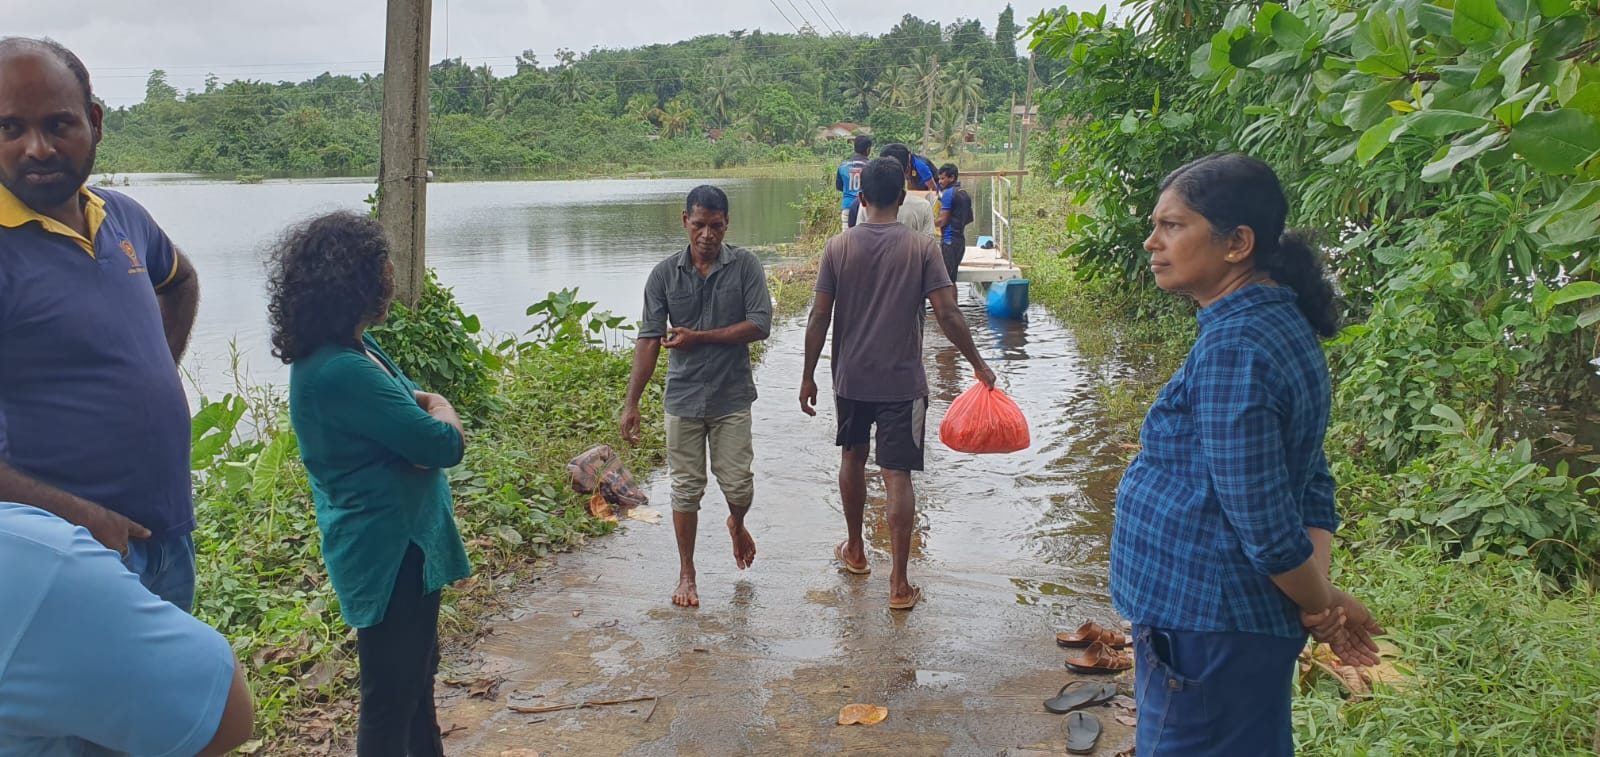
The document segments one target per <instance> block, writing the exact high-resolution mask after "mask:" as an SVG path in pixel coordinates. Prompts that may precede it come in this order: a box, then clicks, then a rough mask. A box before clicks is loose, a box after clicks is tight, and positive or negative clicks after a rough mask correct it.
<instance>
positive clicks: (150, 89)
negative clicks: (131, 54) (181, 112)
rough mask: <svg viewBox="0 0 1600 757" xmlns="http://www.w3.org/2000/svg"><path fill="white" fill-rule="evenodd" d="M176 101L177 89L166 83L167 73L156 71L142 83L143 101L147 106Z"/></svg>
mask: <svg viewBox="0 0 1600 757" xmlns="http://www.w3.org/2000/svg"><path fill="white" fill-rule="evenodd" d="M177 99H178V88H177V87H174V86H172V85H171V84H168V83H167V72H166V71H163V70H161V69H159V68H158V69H156V70H154V71H151V72H150V78H148V79H146V80H145V83H144V101H145V102H146V103H148V104H151V105H153V104H155V103H167V102H173V101H175V100H177Z"/></svg>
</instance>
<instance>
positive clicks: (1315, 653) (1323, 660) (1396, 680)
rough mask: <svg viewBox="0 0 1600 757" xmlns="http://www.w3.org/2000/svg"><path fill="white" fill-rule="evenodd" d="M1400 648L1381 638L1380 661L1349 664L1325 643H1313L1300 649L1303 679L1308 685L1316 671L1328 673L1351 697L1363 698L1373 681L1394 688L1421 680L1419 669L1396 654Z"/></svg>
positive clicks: (1370, 692) (1405, 686)
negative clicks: (1363, 664)
mask: <svg viewBox="0 0 1600 757" xmlns="http://www.w3.org/2000/svg"><path fill="white" fill-rule="evenodd" d="M1399 654H1400V648H1399V647H1396V646H1395V645H1393V644H1391V643H1389V642H1387V641H1382V642H1379V643H1378V657H1379V659H1380V662H1379V663H1378V664H1377V665H1374V666H1372V667H1356V666H1354V665H1346V664H1344V661H1343V660H1341V659H1339V658H1338V656H1337V655H1335V654H1334V653H1333V650H1332V649H1330V648H1329V647H1328V645H1326V644H1318V643H1315V642H1313V643H1311V644H1310V645H1308V646H1307V647H1306V648H1305V650H1304V651H1302V652H1301V653H1300V683H1301V685H1302V686H1309V685H1310V684H1311V682H1312V679H1313V678H1314V676H1315V675H1316V674H1317V673H1319V672H1320V673H1325V674H1327V675H1329V676H1332V677H1333V679H1334V680H1336V681H1338V682H1339V686H1340V687H1342V688H1343V689H1344V690H1345V691H1346V692H1348V693H1349V694H1350V697H1351V698H1352V699H1363V698H1365V697H1367V696H1369V695H1371V694H1372V688H1373V685H1374V684H1380V685H1386V686H1389V687H1391V688H1400V689H1404V688H1409V687H1412V686H1415V685H1417V684H1418V683H1420V679H1418V678H1417V675H1416V671H1414V670H1412V669H1411V668H1410V667H1409V666H1407V665H1405V664H1404V663H1402V662H1400V661H1399V660H1398V659H1397V658H1398V657H1399Z"/></svg>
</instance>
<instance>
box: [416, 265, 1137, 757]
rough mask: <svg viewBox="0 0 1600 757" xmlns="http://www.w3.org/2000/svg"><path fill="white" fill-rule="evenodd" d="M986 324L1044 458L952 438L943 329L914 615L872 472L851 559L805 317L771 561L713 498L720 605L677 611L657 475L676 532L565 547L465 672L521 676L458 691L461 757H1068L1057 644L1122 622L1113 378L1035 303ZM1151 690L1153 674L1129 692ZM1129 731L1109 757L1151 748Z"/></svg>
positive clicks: (961, 383)
mask: <svg viewBox="0 0 1600 757" xmlns="http://www.w3.org/2000/svg"><path fill="white" fill-rule="evenodd" d="M966 299H967V306H966V312H967V315H968V322H969V323H970V324H971V326H972V328H973V332H974V337H975V338H976V340H977V342H978V344H979V346H980V348H981V349H982V350H983V353H984V356H985V358H986V359H987V360H989V361H990V364H991V365H992V366H993V367H994V369H995V371H996V372H997V373H998V374H999V375H1000V377H1001V378H1000V381H1001V386H1002V387H1003V388H1005V389H1006V390H1007V392H1008V393H1010V394H1011V395H1012V396H1013V397H1014V398H1016V400H1017V401H1018V403H1019V404H1020V405H1021V406H1022V408H1023V411H1024V413H1025V414H1026V415H1027V417H1028V418H1029V421H1030V424H1031V427H1032V434H1033V446H1032V447H1031V448H1030V449H1028V450H1027V451H1025V452H1019V453H1015V454H1011V455H1003V456H997V455H984V456H974V455H965V454H960V453H956V452H953V451H951V450H949V449H948V448H946V447H944V445H942V444H941V443H939V442H938V434H937V428H938V425H937V424H938V420H939V419H940V418H942V417H943V414H944V411H945V409H946V408H947V407H948V406H949V403H950V401H951V400H953V399H954V398H955V397H956V395H957V394H959V393H960V392H961V391H962V390H964V389H965V388H966V387H967V386H968V385H970V383H971V382H972V378H971V371H970V369H969V368H968V367H967V366H966V364H965V362H964V361H962V360H961V358H960V356H959V355H958V354H957V353H956V351H955V350H954V348H952V347H951V346H950V345H949V343H948V342H947V341H946V340H945V339H944V338H943V336H942V335H940V334H938V333H937V330H936V329H935V328H934V327H933V326H932V324H931V322H930V324H929V327H928V328H929V330H928V333H927V336H926V344H927V347H928V349H927V350H926V353H927V354H928V358H927V361H928V363H927V367H928V378H929V383H930V387H931V391H932V394H933V397H932V403H931V405H932V407H931V409H930V412H929V425H928V428H929V432H928V460H927V472H926V473H923V474H921V475H919V476H917V477H915V486H916V492H917V500H918V516H917V532H916V536H915V537H914V539H913V545H912V548H913V554H912V558H911V560H912V561H911V578H912V581H913V582H914V583H917V584H920V585H921V586H922V587H923V592H924V599H923V602H922V604H921V605H919V606H918V607H917V608H916V609H915V610H914V611H912V612H909V613H905V612H891V611H890V610H889V609H888V572H889V570H888V568H889V566H888V530H887V525H886V522H885V521H884V518H883V506H884V500H883V487H882V482H881V479H879V478H877V477H876V476H873V475H871V474H872V472H873V469H872V468H870V467H869V501H868V505H867V539H868V544H869V550H870V552H871V557H872V561H873V566H874V572H873V573H872V575H870V576H865V577H861V576H851V575H848V574H846V573H844V572H843V571H842V570H840V569H839V567H838V565H837V564H836V563H835V562H834V561H833V559H832V552H833V545H834V544H835V543H837V542H838V541H839V540H841V539H842V538H843V534H844V519H843V515H842V513H841V509H840V504H839V494H838V491H837V489H836V486H835V473H836V470H837V461H838V452H837V449H836V448H835V447H834V446H833V444H832V441H833V420H832V417H831V416H832V412H831V408H832V398H831V395H830V394H829V386H828V384H829V381H828V379H827V375H828V374H827V366H826V358H825V359H824V364H823V366H821V367H820V368H819V371H818V381H819V383H820V384H821V385H822V389H821V392H822V396H821V397H820V398H819V403H818V406H819V407H821V408H827V411H826V412H821V413H819V415H818V416H817V417H816V418H809V417H807V416H805V415H802V414H801V413H800V410H799V405H798V401H797V399H796V397H797V393H798V385H799V384H798V382H799V374H800V370H801V365H802V354H801V353H802V346H803V341H804V334H803V319H793V320H790V321H788V322H786V323H784V324H782V325H781V326H780V327H779V328H778V329H777V330H776V333H775V334H774V336H773V338H772V340H771V347H770V349H769V350H768V352H767V355H766V358H765V361H764V362H763V364H762V365H761V366H760V368H759V369H758V372H757V383H758V386H759V388H760V391H761V398H760V400H758V401H757V403H756V405H755V408H754V412H755V423H756V425H755V429H756V431H755V444H756V454H757V462H756V486H757V490H756V491H757V495H756V496H757V500H756V505H755V506H754V507H753V508H752V510H751V512H750V516H749V525H750V528H751V531H752V533H753V534H754V536H755V539H756V543H757V546H758V550H759V552H758V557H757V559H756V562H755V565H754V566H753V567H752V568H750V569H749V570H746V571H740V570H738V569H737V568H736V567H735V565H734V561H733V556H732V549H731V546H730V544H729V540H728V534H727V529H726V528H725V527H724V525H723V520H724V515H725V512H726V510H725V504H724V502H723V500H722V498H721V494H720V493H718V492H716V487H715V485H714V484H713V485H712V486H711V487H710V491H708V493H707V496H706V501H705V507H704V509H703V510H702V514H701V519H700V521H701V522H700V539H699V547H698V554H697V561H696V562H697V567H698V570H699V589H700V601H701V606H700V607H699V608H698V609H684V608H678V607H674V606H672V605H671V603H670V596H671V593H672V590H673V587H674V585H675V583H676V572H677V557H676V552H675V548H674V544H673V537H672V529H671V523H670V519H671V514H670V512H668V511H667V508H666V502H667V487H666V481H665V475H664V471H663V472H662V473H660V474H658V475H656V476H655V477H654V478H653V479H652V480H651V482H650V494H651V501H652V503H653V505H652V508H654V509H659V510H661V511H662V514H663V516H664V517H663V520H662V522H661V524H659V525H650V524H645V523H639V522H630V521H624V523H625V524H626V526H625V528H624V529H622V530H621V531H620V532H619V533H618V534H616V535H614V536H610V537H606V538H604V539H599V540H595V541H592V542H590V543H589V544H588V545H587V546H585V547H583V548H582V549H580V550H577V551H575V552H573V553H571V554H565V555H560V556H559V557H557V558H556V559H555V562H554V566H553V567H552V568H551V569H550V570H548V571H546V572H544V573H543V574H542V575H541V576H540V578H539V580H538V581H536V582H535V583H534V584H533V585H531V586H529V587H528V588H527V590H526V591H525V592H524V593H523V595H522V596H520V597H516V598H513V600H512V605H513V606H515V607H517V608H518V609H517V611H516V612H515V613H514V615H513V616H512V617H510V618H506V619H503V620H501V621H499V622H496V623H494V624H493V625H492V627H491V628H490V629H489V632H488V633H487V634H486V635H485V637H484V638H483V640H482V641H481V642H479V643H478V644H477V645H476V646H475V647H474V648H473V650H472V655H471V657H472V658H473V659H472V660H471V661H470V662H469V663H467V664H465V665H457V666H456V667H455V668H454V669H452V670H451V671H449V673H448V676H450V677H452V678H455V679H458V680H459V679H476V678H487V679H489V680H495V679H499V678H503V679H504V682H503V683H501V684H500V685H499V686H498V687H497V688H496V689H495V693H494V695H493V696H492V697H488V698H484V697H481V696H471V695H470V694H469V691H468V688H467V687H449V686H441V688H440V693H441V696H442V697H443V701H442V702H441V711H440V716H439V719H440V723H441V724H442V725H443V727H444V728H445V729H446V730H447V731H449V735H448V737H447V738H446V741H445V743H446V746H447V748H448V749H449V751H450V754H452V755H473V756H476V755H489V756H490V757H493V756H494V755H500V754H501V753H502V752H504V751H507V750H512V749H527V750H532V751H535V752H539V753H542V754H544V755H563V754H573V755H591V754H592V755H623V754H626V755H738V754H758V755H811V754H881V755H1026V754H1065V753H1066V751H1065V718H1064V716H1060V715H1051V714H1049V713H1047V712H1045V711H1044V709H1043V707H1042V704H1041V703H1042V701H1043V700H1044V699H1045V698H1047V697H1048V696H1050V695H1052V694H1054V693H1055V691H1056V690H1057V689H1058V688H1059V687H1060V686H1062V685H1063V684H1065V683H1067V682H1068V681H1070V680H1072V679H1073V678H1074V677H1075V676H1074V675H1073V674H1072V673H1070V672H1069V671H1067V670H1066V669H1065V668H1064V667H1063V666H1062V660H1063V659H1064V657H1065V656H1066V655H1065V650H1062V649H1059V648H1058V647H1056V645H1055V643H1054V639H1053V634H1054V632H1055V631H1057V630H1061V629H1063V628H1074V627H1076V626H1077V624H1078V623H1079V622H1081V621H1083V620H1096V621H1099V622H1102V623H1106V622H1114V621H1116V615H1115V613H1114V612H1113V611H1112V610H1111V609H1110V607H1109V602H1108V600H1107V597H1106V589H1105V584H1106V572H1105V563H1106V558H1107V549H1108V547H1109V540H1110V538H1109V534H1110V526H1111V500H1112V490H1111V487H1112V485H1113V482H1114V481H1115V480H1116V477H1117V475H1118V474H1119V473H1120V471H1121V467H1122V459H1121V456H1120V455H1119V454H1118V452H1119V450H1117V449H1115V448H1114V447H1112V446H1111V445H1109V444H1108V443H1107V442H1105V441H1104V440H1103V438H1102V436H1101V433H1100V431H1101V426H1100V424H1099V422H1098V420H1097V418H1096V416H1095V411H1094V407H1093V405H1094V403H1093V402H1092V398H1093V396H1094V391H1095V390H1094V381H1093V376H1092V373H1091V371H1093V370H1097V369H1096V368H1094V367H1092V366H1090V365H1088V364H1087V363H1086V362H1085V361H1083V360H1082V359H1081V358H1080V357H1079V356H1078V355H1077V353H1076V352H1075V349H1074V341H1073V338H1072V335H1071V334H1070V333H1069V332H1067V331H1066V330H1064V329H1063V328H1062V327H1061V326H1060V325H1059V324H1058V323H1056V322H1055V321H1054V320H1052V319H1050V318H1049V317H1048V316H1046V315H1044V314H1043V313H1042V312H1040V310H1039V309H1038V308H1035V309H1034V312H1033V313H1032V315H1031V318H1030V320H1029V321H1028V322H1026V323H1017V322H1006V321H997V320H991V319H989V318H988V317H987V316H986V315H985V314H984V313H983V312H982V310H981V309H980V308H978V307H977V306H976V305H975V304H973V303H972V302H971V299H970V295H968V296H966ZM1121 683H1122V684H1124V685H1125V686H1131V678H1124V679H1121ZM649 696H654V697H657V699H655V700H653V701H643V702H637V703H631V704H623V705H615V706H602V707H592V708H585V709H581V710H569V711H559V712H550V713H541V714H524V713H519V712H515V711H512V710H510V709H509V708H508V706H507V705H508V704H517V705H526V706H530V707H539V706H550V705H559V704H566V703H577V702H583V701H600V700H620V699H629V698H634V697H649ZM856 702H860V703H868V704H876V705H882V706H884V707H887V708H888V709H889V717H888V719H887V720H886V721H884V722H883V723H881V724H878V725H875V726H870V727H867V726H849V727H841V726H838V725H836V723H835V721H836V719H837V716H838V712H839V708H840V707H842V706H844V705H846V704H850V703H856ZM1091 711H1092V712H1094V713H1095V714H1097V715H1098V716H1099V717H1100V719H1101V721H1102V722H1103V723H1104V724H1105V727H1106V732H1105V735H1104V736H1103V737H1102V739H1101V741H1100V744H1099V748H1098V749H1097V750H1096V752H1095V753H1096V754H1100V755H1112V754H1115V753H1117V752H1118V751H1120V750H1122V749H1124V748H1127V747H1129V746H1131V744H1132V735H1131V729H1130V728H1128V727H1127V726H1124V725H1122V724H1120V723H1118V722H1117V721H1116V720H1115V719H1114V716H1115V715H1117V714H1122V712H1123V711H1121V710H1116V709H1111V708H1107V707H1099V708H1095V709H1093V710H1091Z"/></svg>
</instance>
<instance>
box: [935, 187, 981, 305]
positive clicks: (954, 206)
mask: <svg viewBox="0 0 1600 757" xmlns="http://www.w3.org/2000/svg"><path fill="white" fill-rule="evenodd" d="M970 223H972V196H971V195H969V194H967V190H965V189H962V188H961V170H960V169H958V168H956V165H955V164H954V163H946V164H944V165H942V166H939V217H938V218H937V219H935V220H934V222H933V225H934V226H936V227H938V229H939V252H940V254H941V255H942V256H943V257H944V267H945V270H947V271H949V272H950V280H951V281H955V280H956V274H957V273H959V272H960V271H961V259H962V258H964V257H966V255H967V224H970Z"/></svg>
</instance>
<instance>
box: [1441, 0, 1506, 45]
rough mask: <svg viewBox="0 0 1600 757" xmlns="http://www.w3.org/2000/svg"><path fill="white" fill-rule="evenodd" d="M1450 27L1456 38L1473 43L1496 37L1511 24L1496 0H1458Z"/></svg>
mask: <svg viewBox="0 0 1600 757" xmlns="http://www.w3.org/2000/svg"><path fill="white" fill-rule="evenodd" d="M1450 28H1451V31H1453V32H1454V33H1455V36H1456V39H1458V40H1460V41H1461V42H1463V43H1466V44H1468V45H1472V44H1477V43H1479V42H1488V41H1490V40H1492V39H1494V38H1495V35H1496V34H1498V33H1499V32H1500V31H1501V30H1502V29H1507V28H1510V24H1508V23H1506V17H1505V15H1504V14H1502V13H1501V12H1500V8H1499V7H1498V6H1496V5H1495V2H1494V0H1456V15H1455V19H1454V20H1453V21H1452V22H1451V25H1450Z"/></svg>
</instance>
